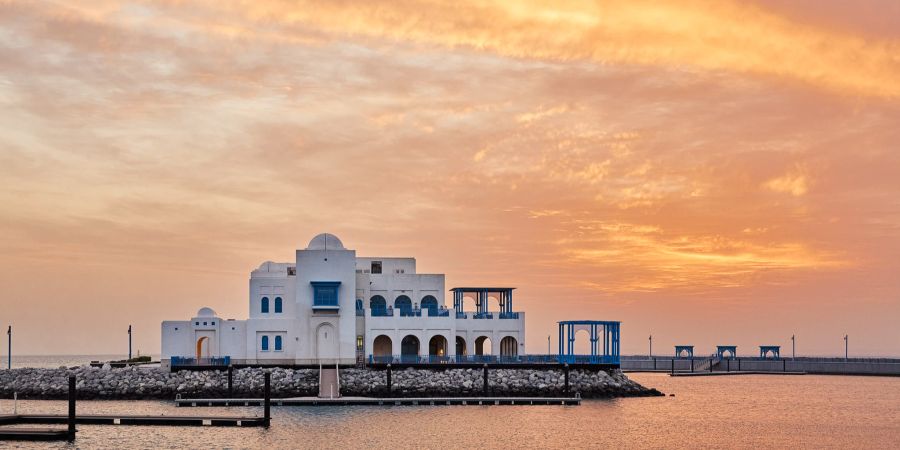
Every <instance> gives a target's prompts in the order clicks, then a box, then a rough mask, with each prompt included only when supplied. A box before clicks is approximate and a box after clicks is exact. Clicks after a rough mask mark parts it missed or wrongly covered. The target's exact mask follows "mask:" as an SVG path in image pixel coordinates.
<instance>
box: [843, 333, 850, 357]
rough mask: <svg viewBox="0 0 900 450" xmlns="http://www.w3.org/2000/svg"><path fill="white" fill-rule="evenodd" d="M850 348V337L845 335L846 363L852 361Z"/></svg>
mask: <svg viewBox="0 0 900 450" xmlns="http://www.w3.org/2000/svg"><path fill="white" fill-rule="evenodd" d="M849 347H850V336H849V335H847V334H845V335H844V361H846V360H848V359H850V358H849V356H850V352H849Z"/></svg>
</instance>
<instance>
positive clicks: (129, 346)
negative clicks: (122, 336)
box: [128, 325, 131, 359]
mask: <svg viewBox="0 0 900 450" xmlns="http://www.w3.org/2000/svg"><path fill="white" fill-rule="evenodd" d="M128 359H131V325H128Z"/></svg>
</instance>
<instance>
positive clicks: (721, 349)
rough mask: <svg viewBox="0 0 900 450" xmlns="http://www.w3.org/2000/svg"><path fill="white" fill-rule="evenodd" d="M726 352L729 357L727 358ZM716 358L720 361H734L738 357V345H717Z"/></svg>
mask: <svg viewBox="0 0 900 450" xmlns="http://www.w3.org/2000/svg"><path fill="white" fill-rule="evenodd" d="M725 352H728V357H725ZM716 357H717V358H719V359H734V358H736V357H737V345H717V346H716Z"/></svg>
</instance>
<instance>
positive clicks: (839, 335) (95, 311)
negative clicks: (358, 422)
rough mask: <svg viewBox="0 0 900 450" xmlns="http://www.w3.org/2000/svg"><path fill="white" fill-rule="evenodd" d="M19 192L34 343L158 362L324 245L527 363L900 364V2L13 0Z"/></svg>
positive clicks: (5, 29) (17, 219)
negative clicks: (166, 350)
mask: <svg viewBox="0 0 900 450" xmlns="http://www.w3.org/2000/svg"><path fill="white" fill-rule="evenodd" d="M0 206H2V207H0V325H2V326H3V328H4V329H5V327H6V325H8V324H12V326H13V329H14V332H15V335H14V347H15V348H14V352H16V353H18V354H61V353H79V354H90V353H110V352H112V353H124V352H126V351H127V336H126V334H125V330H126V329H127V327H128V325H129V324H133V325H134V327H135V348H136V349H140V350H141V351H142V352H143V353H148V352H149V353H158V352H159V347H160V322H161V321H162V320H164V319H178V320H184V319H187V318H190V317H191V316H192V315H193V314H194V313H195V312H196V311H197V309H198V308H200V307H201V306H210V307H212V308H214V309H215V310H216V311H217V312H218V313H219V314H220V315H221V316H222V317H228V318H237V319H243V318H246V317H247V315H248V304H247V288H248V286H247V280H248V277H249V271H250V270H252V269H253V268H255V267H256V266H258V265H259V264H260V263H261V262H263V261H265V260H276V261H285V262H287V261H292V260H293V257H294V250H295V249H296V248H302V247H305V245H306V243H307V242H308V240H309V239H310V238H311V237H312V236H313V235H315V234H317V233H319V232H323V231H328V232H331V233H334V234H336V235H338V236H340V238H341V239H342V240H343V242H344V244H345V245H346V246H347V247H349V248H354V249H356V250H357V253H358V254H359V255H361V256H414V257H416V258H417V261H418V270H419V272H420V273H429V272H430V273H435V272H436V273H446V274H447V278H446V280H447V288H448V289H449V288H451V287H453V286H456V285H479V284H489V285H510V286H516V287H517V288H518V289H517V291H516V308H515V309H517V310H524V311H526V317H527V320H526V338H527V339H526V351H527V352H529V353H542V352H546V348H547V335H553V336H554V337H553V340H552V345H553V347H554V348H556V338H555V335H556V324H555V322H556V321H558V320H565V319H606V320H621V321H623V326H622V330H623V353H626V354H631V353H646V351H647V336H648V335H649V334H650V333H652V334H653V336H654V339H653V341H654V342H653V344H654V353H665V354H669V353H671V352H672V346H673V345H674V344H693V345H695V346H697V353H698V354H707V353H709V352H711V351H713V346H714V345H715V344H733V345H738V354H739V355H740V354H744V355H748V354H753V353H754V352H757V353H758V349H757V347H756V346H758V345H760V344H771V345H782V346H783V348H782V350H783V352H785V353H788V354H789V352H790V336H791V335H792V334H796V335H797V346H798V352H800V353H805V354H816V355H837V354H843V336H844V334H845V333H846V334H849V335H850V353H851V355H860V356H861V355H895V356H896V355H900V2H897V1H896V0H859V1H855V2H846V1H842V0H833V1H827V0H795V1H791V2H786V1H778V0H755V1H728V0H709V1H699V0H698V1H661V0H647V1H644V0H629V1H626V2H606V1H591V2H589V1H584V2H579V1H567V2H561V1H538V0H535V1H519V2H512V1H508V2H487V1H470V0H453V1H441V0H390V1H373V0H364V1H362V0H361V1H354V0H344V1H322V2H319V1H288V0H284V1H262V0H258V1H257V0H254V1H249V0H248V1H238V2H232V1H222V0H208V1H181V0H170V1H159V2H150V1H147V2H141V1H131V2H128V1H117V0H100V1H88V0H78V1H71V2H56V1H16V0H12V1H9V0H0ZM448 301H449V300H448ZM5 352H6V346H5V340H4V342H3V345H2V351H0V353H4V354H5Z"/></svg>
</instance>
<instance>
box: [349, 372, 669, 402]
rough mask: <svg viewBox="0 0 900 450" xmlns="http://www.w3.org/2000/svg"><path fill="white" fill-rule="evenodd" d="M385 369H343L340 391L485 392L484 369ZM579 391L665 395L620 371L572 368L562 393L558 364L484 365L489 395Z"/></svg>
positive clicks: (379, 393)
mask: <svg viewBox="0 0 900 450" xmlns="http://www.w3.org/2000/svg"><path fill="white" fill-rule="evenodd" d="M386 378H387V371H385V370H368V369H346V370H342V371H341V393H342V394H343V395H358V396H370V397H384V396H388V395H389V396H391V397H476V396H483V395H485V392H484V372H483V370H482V369H443V370H441V369H435V370H423V369H404V370H394V371H392V372H391V391H390V393H388V391H387V386H386ZM576 392H577V393H579V394H580V395H581V396H582V397H584V398H610V397H645V396H657V395H663V394H662V393H661V392H659V391H657V390H656V389H648V388H646V387H644V386H642V385H640V384H638V383H636V382H634V381H632V380H630V379H629V378H628V377H627V376H625V374H624V373H622V371H620V370H613V371H610V372H607V371H603V370H597V371H592V370H574V369H573V370H571V371H570V372H569V394H568V395H567V394H566V393H565V373H564V372H563V370H562V369H558V370H548V369H497V368H491V369H489V370H488V392H487V395H489V396H499V397H504V396H506V397H563V396H571V395H575V393H576Z"/></svg>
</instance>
